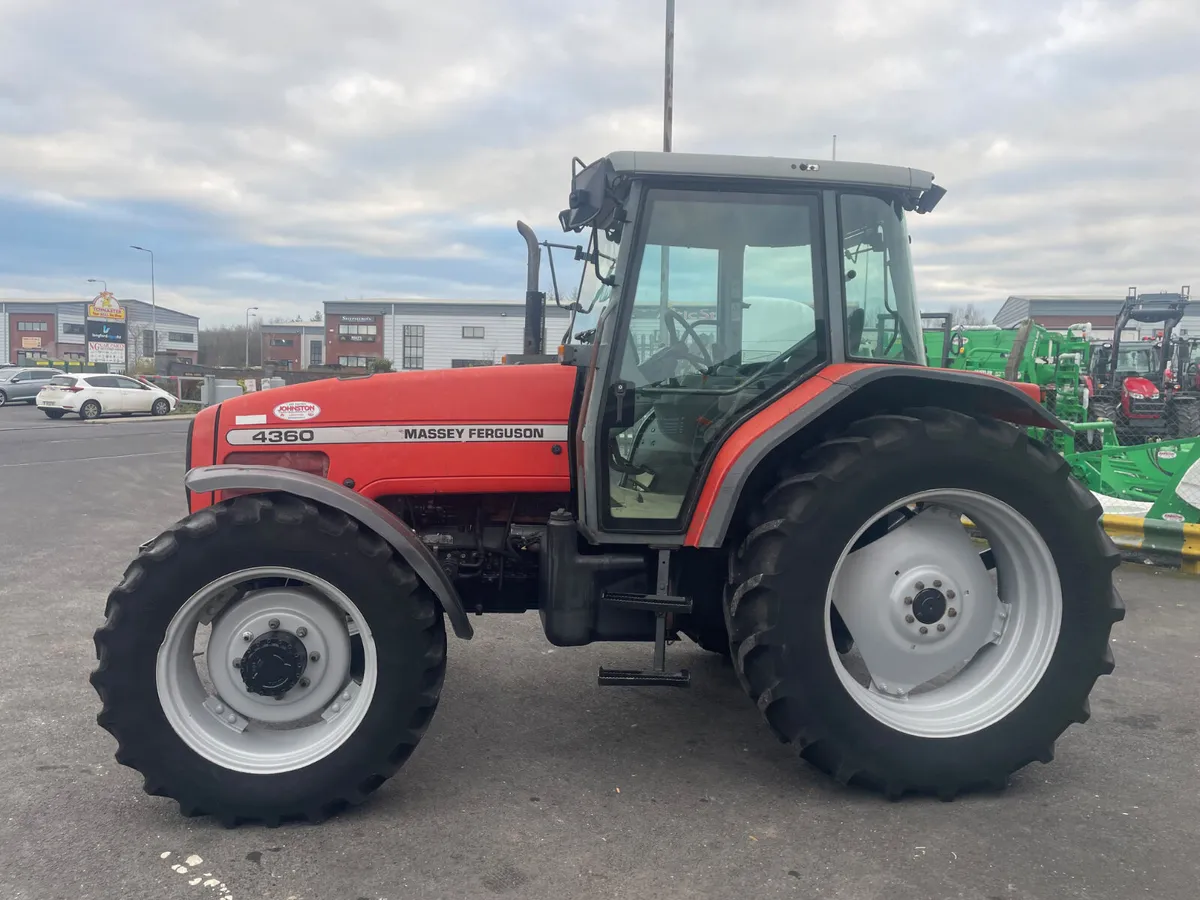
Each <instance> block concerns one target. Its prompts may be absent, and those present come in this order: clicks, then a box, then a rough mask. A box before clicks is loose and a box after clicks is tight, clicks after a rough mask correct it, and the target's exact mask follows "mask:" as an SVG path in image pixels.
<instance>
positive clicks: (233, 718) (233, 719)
mask: <svg viewBox="0 0 1200 900" xmlns="http://www.w3.org/2000/svg"><path fill="white" fill-rule="evenodd" d="M225 721H226V722H228V723H229V724H230V725H232V724H233V723H234V722H236V721H237V716H235V715H234V714H233V713H230V714H229V715H227V716H226V717H225Z"/></svg>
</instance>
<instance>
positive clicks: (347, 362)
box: [338, 356, 375, 369]
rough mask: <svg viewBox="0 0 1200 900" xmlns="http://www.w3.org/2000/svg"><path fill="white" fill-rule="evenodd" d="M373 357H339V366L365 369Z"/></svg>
mask: <svg viewBox="0 0 1200 900" xmlns="http://www.w3.org/2000/svg"><path fill="white" fill-rule="evenodd" d="M374 358H375V357H373V356H339V357H338V365H339V366H352V367H354V368H358V369H365V368H366V367H367V364H368V363H369V362H370V361H371V360H372V359H374Z"/></svg>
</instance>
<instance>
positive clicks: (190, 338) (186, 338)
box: [167, 331, 196, 344]
mask: <svg viewBox="0 0 1200 900" xmlns="http://www.w3.org/2000/svg"><path fill="white" fill-rule="evenodd" d="M167 340H168V341H174V342H175V343H177V344H194V343H196V336H195V335H194V334H192V333H190V332H187V331H168V332H167Z"/></svg>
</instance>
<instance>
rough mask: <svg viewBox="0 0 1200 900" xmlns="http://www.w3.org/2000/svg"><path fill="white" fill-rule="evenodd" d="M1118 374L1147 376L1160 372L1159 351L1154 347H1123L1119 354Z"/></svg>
mask: <svg viewBox="0 0 1200 900" xmlns="http://www.w3.org/2000/svg"><path fill="white" fill-rule="evenodd" d="M1117 371H1118V372H1135V373H1137V374H1139V375H1145V374H1148V373H1151V372H1157V371H1158V351H1157V350H1156V349H1155V348H1154V347H1122V348H1121V352H1120V353H1118V354H1117Z"/></svg>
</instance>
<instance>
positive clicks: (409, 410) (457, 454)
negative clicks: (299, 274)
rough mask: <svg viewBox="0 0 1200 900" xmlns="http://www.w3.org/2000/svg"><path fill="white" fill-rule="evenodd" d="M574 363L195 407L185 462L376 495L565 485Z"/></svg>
mask: <svg viewBox="0 0 1200 900" xmlns="http://www.w3.org/2000/svg"><path fill="white" fill-rule="evenodd" d="M577 371H578V370H577V369H575V368H574V367H571V366H562V365H557V364H544V365H514V366H480V367H472V368H464V369H443V370H438V371H432V372H395V373H387V374H378V375H369V376H360V377H348V378H328V379H323V380H320V381H312V382H308V383H306V384H296V385H289V386H287V387H282V388H272V389H270V390H265V391H256V392H254V393H250V394H244V395H242V396H241V397H235V398H233V399H232V400H226V401H225V402H223V403H221V404H220V405H219V406H217V407H213V408H210V409H207V410H205V411H204V412H202V413H201V414H200V415H199V416H197V418H196V422H195V425H194V426H193V438H192V441H191V447H190V451H189V467H195V466H200V465H211V464H222V463H229V464H238V465H255V464H258V465H280V466H285V467H290V468H301V469H304V470H305V471H310V472H320V473H321V474H324V475H325V476H326V477H328V478H330V479H331V480H336V481H339V482H341V483H343V484H345V485H347V486H349V487H353V488H354V489H355V490H357V491H359V492H360V493H364V494H367V495H368V496H376V497H377V496H381V495H385V494H423V493H446V492H448V493H469V492H485V493H495V492H503V491H522V492H529V491H534V492H559V491H561V492H566V491H568V490H569V489H570V470H569V464H568V456H569V454H568V453H567V452H566V451H567V441H568V439H569V434H568V427H567V421H568V419H569V417H570V411H571V403H572V399H573V396H574V392H575V377H576V373H577Z"/></svg>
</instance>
